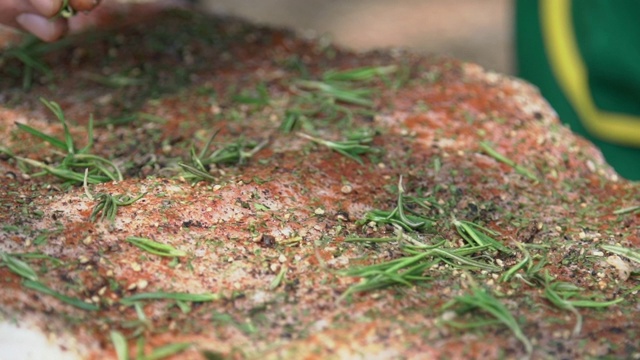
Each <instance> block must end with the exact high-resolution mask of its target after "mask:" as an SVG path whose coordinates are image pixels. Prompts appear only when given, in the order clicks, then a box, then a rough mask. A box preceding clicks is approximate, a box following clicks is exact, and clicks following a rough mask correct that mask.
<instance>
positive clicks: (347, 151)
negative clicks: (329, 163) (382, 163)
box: [298, 131, 379, 165]
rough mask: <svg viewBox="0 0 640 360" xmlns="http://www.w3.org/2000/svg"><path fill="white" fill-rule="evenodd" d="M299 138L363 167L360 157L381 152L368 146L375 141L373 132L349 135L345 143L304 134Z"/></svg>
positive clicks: (300, 134) (299, 134)
mask: <svg viewBox="0 0 640 360" xmlns="http://www.w3.org/2000/svg"><path fill="white" fill-rule="evenodd" d="M298 136H299V137H301V138H303V139H307V140H311V141H313V142H315V143H316V144H320V145H323V146H326V147H328V148H329V149H331V150H333V151H336V152H338V153H340V154H342V155H344V156H346V157H348V158H349V159H352V160H354V161H356V162H357V163H359V164H361V165H363V164H364V162H363V161H362V159H361V158H360V155H364V154H369V153H377V152H379V150H378V149H376V148H374V147H372V146H371V145H368V144H369V143H371V142H372V141H373V134H372V133H371V132H365V131H363V132H358V133H353V134H350V135H348V136H347V139H346V140H343V141H330V140H325V139H320V138H317V137H313V136H311V135H307V134H304V133H298Z"/></svg>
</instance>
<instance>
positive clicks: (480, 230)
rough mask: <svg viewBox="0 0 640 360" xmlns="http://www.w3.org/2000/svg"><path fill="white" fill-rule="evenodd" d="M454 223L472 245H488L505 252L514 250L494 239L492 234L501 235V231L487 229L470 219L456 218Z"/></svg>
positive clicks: (509, 252) (459, 232) (461, 234)
mask: <svg viewBox="0 0 640 360" xmlns="http://www.w3.org/2000/svg"><path fill="white" fill-rule="evenodd" d="M453 225H454V226H455V228H456V230H457V231H458V234H460V236H461V237H462V238H463V239H464V240H465V241H466V242H467V243H468V244H470V245H474V244H475V245H480V246H483V245H487V246H489V247H491V248H493V249H495V250H498V251H500V252H503V253H505V254H512V253H513V251H511V249H509V248H507V247H506V246H504V245H502V243H500V242H499V241H497V240H495V239H493V238H492V237H491V236H496V235H500V234H499V233H497V232H495V231H493V230H490V229H487V228H486V227H483V226H480V225H478V224H474V223H472V222H470V221H459V220H456V219H454V220H453Z"/></svg>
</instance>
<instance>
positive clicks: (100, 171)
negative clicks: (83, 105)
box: [14, 98, 122, 185]
mask: <svg viewBox="0 0 640 360" xmlns="http://www.w3.org/2000/svg"><path fill="white" fill-rule="evenodd" d="M40 101H42V103H43V104H44V105H45V106H47V108H49V110H51V112H53V114H54V115H55V116H56V117H57V118H58V120H59V121H60V122H61V123H62V127H63V129H64V139H58V138H55V137H52V136H49V135H47V134H45V133H42V132H40V131H39V130H36V129H34V128H32V127H30V126H28V125H24V124H20V123H16V125H17V126H18V128H19V129H20V130H22V131H25V132H27V133H29V134H31V135H33V136H36V137H37V138H39V139H40V140H42V141H44V142H46V143H49V144H51V145H52V146H53V147H56V148H58V149H60V150H62V151H65V152H66V153H67V155H66V156H65V157H64V158H63V159H62V160H61V161H60V162H59V163H58V164H57V165H55V166H52V165H47V164H45V163H43V162H40V161H37V160H33V159H27V158H23V157H19V156H14V157H15V158H16V159H18V160H20V161H22V162H24V163H26V164H29V165H31V166H34V167H37V168H40V169H41V170H43V172H41V173H37V174H34V175H33V176H39V175H44V174H46V173H49V174H52V175H54V176H56V177H58V178H60V179H63V180H64V181H65V182H64V184H65V185H74V184H82V183H83V182H84V181H85V176H84V175H83V174H82V172H83V171H84V170H85V169H88V172H87V175H86V177H87V180H86V181H87V182H88V183H90V184H98V183H103V182H107V181H121V180H122V173H120V170H119V169H118V167H117V166H116V165H115V164H114V163H113V162H111V161H110V160H107V159H105V158H103V157H100V156H97V155H93V154H90V153H89V150H90V149H91V147H92V146H93V117H90V118H89V128H88V143H87V145H86V146H85V147H84V148H82V149H78V148H77V147H76V145H75V144H74V141H73V137H72V136H71V133H70V132H69V127H68V125H67V120H66V118H65V116H64V113H63V111H62V109H61V108H60V106H59V105H58V104H57V103H55V102H53V101H47V100H45V99H42V98H41V99H40Z"/></svg>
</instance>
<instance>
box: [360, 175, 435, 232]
mask: <svg viewBox="0 0 640 360" xmlns="http://www.w3.org/2000/svg"><path fill="white" fill-rule="evenodd" d="M404 194H405V190H404V186H403V185H402V176H400V179H399V180H398V197H397V200H396V207H395V208H394V209H393V210H391V211H386V210H379V209H374V210H371V211H369V212H367V213H366V214H365V216H364V219H362V220H360V221H359V223H367V222H370V221H373V222H375V223H377V224H392V225H398V226H400V227H402V228H403V229H405V230H417V231H423V230H426V229H428V228H430V227H431V226H433V224H434V222H433V220H431V219H429V218H426V217H424V216H421V215H417V214H416V215H413V214H407V213H406V212H407V209H406V207H405V203H406V201H407V199H411V200H413V197H407V196H406V195H404Z"/></svg>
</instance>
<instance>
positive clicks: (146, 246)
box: [126, 236, 187, 257]
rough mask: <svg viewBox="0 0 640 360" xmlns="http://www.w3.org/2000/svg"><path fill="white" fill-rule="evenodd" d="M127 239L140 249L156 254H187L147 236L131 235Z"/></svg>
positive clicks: (174, 255) (170, 255)
mask: <svg viewBox="0 0 640 360" xmlns="http://www.w3.org/2000/svg"><path fill="white" fill-rule="evenodd" d="M126 240H127V241H128V242H129V243H131V244H133V245H135V246H137V247H139V248H140V249H142V250H144V251H146V252H148V253H151V254H154V255H159V256H167V257H176V256H187V253H186V252H184V251H182V250H178V249H176V248H174V247H173V246H171V245H167V244H162V243H159V242H156V241H153V240H150V239H147V238H142V237H136V236H129V237H128V238H127V239H126Z"/></svg>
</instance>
